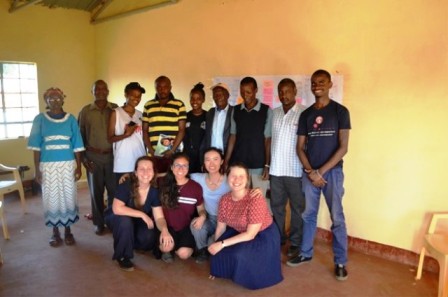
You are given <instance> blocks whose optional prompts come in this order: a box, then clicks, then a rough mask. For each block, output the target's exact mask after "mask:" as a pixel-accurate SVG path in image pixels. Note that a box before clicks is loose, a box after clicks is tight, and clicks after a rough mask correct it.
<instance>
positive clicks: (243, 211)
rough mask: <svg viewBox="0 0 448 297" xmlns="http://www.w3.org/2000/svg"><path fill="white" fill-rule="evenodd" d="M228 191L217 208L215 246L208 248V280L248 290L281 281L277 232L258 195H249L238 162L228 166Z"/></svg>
mask: <svg viewBox="0 0 448 297" xmlns="http://www.w3.org/2000/svg"><path fill="white" fill-rule="evenodd" d="M227 181H228V183H229V186H230V189H231V192H229V193H227V194H225V195H224V196H223V197H222V198H221V200H220V202H219V208H218V224H217V227H216V232H215V240H216V241H215V243H213V244H211V245H210V246H209V248H208V250H209V252H210V254H212V255H213V256H212V257H211V263H210V270H211V272H210V277H211V278H214V277H221V278H229V279H232V280H233V281H234V282H235V283H237V284H240V285H242V286H244V287H246V288H248V289H253V290H254V289H261V288H265V287H269V286H272V285H275V284H277V283H279V282H281V281H282V280H283V276H282V273H281V261H280V260H281V255H280V247H281V245H280V233H279V231H278V228H276V227H275V224H273V220H272V216H271V215H270V212H269V209H268V207H267V204H266V200H265V198H264V197H263V195H262V194H259V195H252V196H251V195H250V190H249V185H250V179H249V171H248V169H247V167H246V166H245V165H244V164H242V163H236V164H233V165H231V166H230V168H229V173H228V175H227Z"/></svg>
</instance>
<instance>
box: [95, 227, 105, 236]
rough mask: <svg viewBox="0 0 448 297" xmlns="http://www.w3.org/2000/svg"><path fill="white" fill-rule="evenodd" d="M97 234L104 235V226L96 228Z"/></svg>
mask: <svg viewBox="0 0 448 297" xmlns="http://www.w3.org/2000/svg"><path fill="white" fill-rule="evenodd" d="M95 234H96V235H98V236H101V235H103V234H104V226H95Z"/></svg>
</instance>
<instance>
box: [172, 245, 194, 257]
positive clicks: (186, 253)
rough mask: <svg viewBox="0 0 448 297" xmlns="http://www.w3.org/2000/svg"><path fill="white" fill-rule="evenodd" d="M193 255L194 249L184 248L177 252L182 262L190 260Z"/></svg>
mask: <svg viewBox="0 0 448 297" xmlns="http://www.w3.org/2000/svg"><path fill="white" fill-rule="evenodd" d="M192 254H193V249H192V248H186V247H182V248H179V249H178V250H177V251H176V255H177V256H178V257H179V258H181V259H182V260H186V259H188V258H190V256H191V255H192Z"/></svg>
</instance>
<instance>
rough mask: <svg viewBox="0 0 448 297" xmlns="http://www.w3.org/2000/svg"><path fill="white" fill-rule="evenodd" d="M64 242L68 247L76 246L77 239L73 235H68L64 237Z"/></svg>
mask: <svg viewBox="0 0 448 297" xmlns="http://www.w3.org/2000/svg"><path fill="white" fill-rule="evenodd" d="M64 242H65V244H66V245H74V244H75V237H74V236H73V234H72V233H66V234H65V237H64Z"/></svg>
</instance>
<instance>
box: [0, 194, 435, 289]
mask: <svg viewBox="0 0 448 297" xmlns="http://www.w3.org/2000/svg"><path fill="white" fill-rule="evenodd" d="M78 198H79V205H80V220H79V222H77V223H76V224H75V225H74V226H73V228H72V231H73V233H74V235H75V238H76V240H77V243H76V245H75V246H61V247H59V248H51V247H49V245H48V238H49V236H50V233H51V232H50V229H49V228H46V227H45V226H44V225H43V216H42V206H41V200H40V197H38V196H31V194H30V193H27V205H28V214H25V215H23V214H22V212H21V208H20V204H19V202H18V199H17V198H16V197H14V196H8V197H6V199H5V214H6V216H7V222H8V227H9V231H10V235H11V239H10V240H4V239H3V237H2V236H0V247H1V250H2V253H3V257H4V264H3V265H2V266H0V296H44V295H46V296H151V297H153V296H239V295H240V296H302V297H307V296H334V297H337V296H359V297H379V296H397V297H398V296H403V297H412V296H415V297H417V296H418V297H424V296H428V297H429V296H437V283H438V275H436V274H434V273H428V272H424V274H423V278H422V280H420V281H415V280H414V276H415V267H410V266H407V265H402V264H398V263H394V262H390V261H386V260H383V259H380V258H376V257H370V256H366V255H363V254H360V253H358V252H354V251H350V252H349V264H348V270H349V278H348V280H347V281H345V282H339V281H337V280H335V278H334V276H333V264H332V253H331V246H330V245H328V244H326V243H323V242H316V249H315V256H314V259H313V261H312V262H310V263H308V264H304V265H302V266H300V267H296V268H291V267H288V266H286V265H283V276H284V280H283V282H281V283H280V284H278V285H276V286H274V287H271V288H267V289H263V290H258V291H250V290H246V289H244V288H242V287H240V286H238V285H235V284H234V283H232V282H231V281H229V280H222V279H216V280H213V281H211V280H209V279H208V273H209V267H208V263H206V264H203V265H198V264H196V263H195V262H194V260H191V259H190V260H187V261H182V260H179V259H176V260H175V262H174V263H172V264H166V263H163V262H162V261H159V260H155V259H154V258H153V256H152V254H150V253H143V254H142V253H136V255H135V258H134V263H135V265H136V270H135V271H133V272H124V271H121V270H120V269H119V268H118V266H117V264H116V263H115V262H114V261H112V260H111V256H112V235H111V233H110V232H108V233H106V234H105V235H103V236H101V237H99V236H97V235H95V234H94V233H93V226H92V223H91V221H89V220H87V219H86V218H84V216H83V215H84V214H86V213H88V212H89V210H90V200H89V199H90V198H89V197H88V191H87V189H86V188H82V189H80V190H79V193H78ZM285 248H286V247H285ZM265 260H266V259H260V261H265ZM285 261H286V257H285V256H283V262H285Z"/></svg>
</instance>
